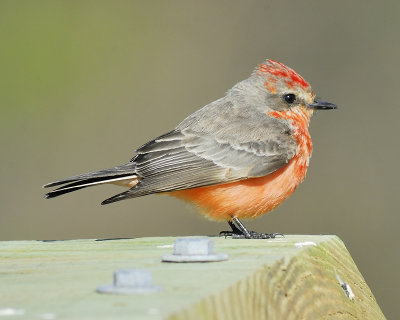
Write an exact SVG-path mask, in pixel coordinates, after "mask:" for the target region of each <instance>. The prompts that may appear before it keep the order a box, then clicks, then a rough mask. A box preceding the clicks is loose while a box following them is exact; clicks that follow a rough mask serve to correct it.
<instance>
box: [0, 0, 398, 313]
mask: <svg viewBox="0 0 400 320" xmlns="http://www.w3.org/2000/svg"><path fill="white" fill-rule="evenodd" d="M399 4H400V2H399V1H385V2H380V1H375V2H373V1H369V2H364V1H329V2H328V1H312V0H308V1H285V0H283V1H227V0H224V1H218V2H217V1H197V2H192V1H190V2H188V1H4V0H3V1H1V2H0V41H1V47H0V75H1V76H0V107H1V116H0V124H1V125H0V142H1V159H2V166H1V169H0V170H1V180H0V194H1V207H0V208H1V214H0V239H1V240H14V239H71V238H105V237H143V236H156V235H157V236H163V235H215V234H217V233H218V232H219V231H220V230H222V229H226V227H227V225H225V224H224V223H216V222H211V221H208V220H206V219H204V218H203V217H201V216H200V215H198V214H197V213H196V211H195V210H194V209H193V208H192V207H190V206H189V205H187V204H185V203H183V202H180V201H178V200H176V199H173V198H169V197H167V196H147V197H143V198H139V199H134V200H128V201H122V202H118V203H115V204H112V205H107V206H100V202H101V201H102V200H104V199H105V198H107V197H110V196H112V195H114V194H116V193H118V192H121V191H123V189H121V188H119V187H116V186H103V187H98V188H89V189H86V190H84V191H81V192H77V193H73V194H69V195H66V196H63V197H60V198H57V199H54V200H44V199H43V194H44V190H43V189H41V186H42V185H43V184H45V183H47V182H50V181H53V180H55V179H58V178H64V177H67V176H70V175H74V174H77V173H82V172H86V171H92V170H97V169H102V168H106V167H110V166H113V165H117V164H122V163H125V162H126V161H128V160H129V159H130V158H131V157H132V155H133V154H134V150H135V149H136V148H137V147H139V146H140V145H141V144H143V143H145V142H147V141H148V140H149V139H152V138H154V137H156V136H157V135H160V134H162V133H165V132H166V131H168V130H170V129H172V128H173V127H175V126H176V125H177V124H178V123H179V122H180V121H181V120H182V119H183V118H184V117H186V116H187V115H189V114H190V113H192V112H193V111H195V110H196V109H198V108H200V107H202V106H203V105H205V104H207V103H209V102H211V101H213V100H215V99H217V98H219V97H221V96H222V95H223V94H224V93H225V91H226V90H227V89H229V88H230V87H231V86H232V85H234V84H235V83H236V82H238V81H240V80H243V79H245V78H246V77H248V76H249V74H250V73H251V71H252V70H253V68H254V67H255V66H256V65H257V64H258V63H261V62H262V61H263V60H264V59H265V58H273V59H276V60H278V61H281V62H283V63H285V64H287V65H289V66H291V67H293V68H294V69H295V70H296V71H298V72H299V73H300V74H301V75H303V76H304V77H305V78H306V79H307V80H308V81H309V82H310V83H311V85H312V86H313V89H314V91H315V92H316V93H317V94H318V95H319V96H321V97H323V98H325V99H326V100H328V101H331V102H334V103H336V104H338V105H339V106H340V109H339V110H337V111H330V112H319V113H317V114H315V115H314V117H313V118H312V121H311V126H310V130H311V134H312V137H313V141H314V153H313V158H312V160H311V165H310V169H309V172H308V176H307V178H306V180H305V182H304V183H303V184H302V185H301V186H300V187H299V188H298V190H297V191H296V192H295V194H294V195H293V196H292V197H290V199H289V200H287V201H286V202H285V203H284V204H283V205H282V206H281V207H279V208H278V209H276V210H275V211H274V212H272V213H271V214H269V215H268V216H264V217H262V218H259V219H257V220H256V221H252V222H248V223H247V225H248V226H249V227H250V228H252V229H256V230H258V231H264V232H266V231H267V232H282V233H286V234H289V233H296V234H301V233H304V234H336V235H338V236H339V237H340V238H341V239H342V240H343V241H344V242H345V244H346V245H347V247H348V249H349V251H350V252H351V253H352V255H353V258H354V260H355V261H356V263H357V265H358V267H359V269H360V270H361V272H362V274H363V275H364V277H365V278H366V280H367V283H368V284H369V285H370V287H371V289H372V291H373V293H374V294H375V296H376V298H377V300H378V303H379V304H380V306H381V307H382V309H383V312H384V313H385V314H386V316H387V317H388V318H395V314H397V305H396V303H397V302H398V298H399V287H400V281H399V280H400V277H399V276H398V270H399V262H400V257H399V249H398V239H397V233H398V232H397V231H398V226H399V221H400V217H399V214H398V211H399V209H398V199H397V198H398V192H399V169H398V157H399V154H400V151H399V145H398V143H395V141H397V140H395V139H398V136H399V133H400V132H399V124H398V119H399V116H400V106H399V104H400V103H399V99H398V96H397V94H398V90H399V89H398V88H399V71H400V70H399V69H400V68H399V67H400V60H399V57H400V40H399V39H400V22H399V19H398V17H399V14H400V10H399V9H400V5H399Z"/></svg>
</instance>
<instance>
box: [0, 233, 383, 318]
mask: <svg viewBox="0 0 400 320" xmlns="http://www.w3.org/2000/svg"><path fill="white" fill-rule="evenodd" d="M174 240H175V238H172V237H168V238H140V239H125V240H110V241H94V240H70V241H56V242H41V241H7V242H0V315H2V314H3V315H5V314H12V313H14V314H15V315H17V314H18V316H15V317H11V316H10V317H4V318H7V319H8V318H10V319H11V318H12V319H14V318H15V319H47V320H51V319H77V320H78V319H79V320H85V319H218V320H219V319H275V320H276V319H285V320H290V319H307V320H310V319H362V320H366V319H373V320H378V319H384V316H383V314H382V312H381V310H380V308H379V306H378V305H377V303H376V301H375V299H374V297H373V294H372V293H371V291H370V289H369V288H368V286H367V284H366V283H365V281H364V279H363V277H362V276H361V274H360V273H359V271H358V269H357V267H356V265H355V264H354V262H353V260H352V258H351V256H350V255H349V253H348V252H347V250H346V248H345V247H344V245H343V243H342V242H341V241H340V240H339V239H338V238H337V237H335V236H304V235H290V236H286V237H285V238H279V239H274V240H232V239H224V238H213V240H214V241H215V251H216V252H221V253H227V254H229V260H228V261H223V262H212V263H190V264H188V263H183V264H182V263H179V264H177V263H162V262H160V259H161V256H162V255H163V254H168V253H171V251H172V244H173V241H174ZM304 242H312V243H314V244H315V245H313V244H312V243H309V245H303V246H301V245H299V243H304ZM296 244H297V245H296ZM129 268H144V269H148V270H151V271H152V273H153V278H154V284H155V285H160V286H163V287H164V288H165V290H164V291H162V292H157V293H151V294H134V295H106V294H98V293H96V291H95V290H96V287H98V286H99V285H101V284H108V283H112V274H113V272H114V270H117V269H129ZM338 276H339V277H340V279H341V280H342V281H343V282H346V283H348V285H349V286H350V288H351V290H352V291H353V293H354V299H353V300H351V299H350V298H349V297H348V296H347V295H346V294H345V291H344V290H343V289H342V287H341V286H340V284H339V280H338Z"/></svg>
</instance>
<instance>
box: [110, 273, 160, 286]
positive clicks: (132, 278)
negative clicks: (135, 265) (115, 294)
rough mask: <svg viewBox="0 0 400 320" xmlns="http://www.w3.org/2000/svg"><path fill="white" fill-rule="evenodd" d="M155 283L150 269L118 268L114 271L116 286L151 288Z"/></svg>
mask: <svg viewBox="0 0 400 320" xmlns="http://www.w3.org/2000/svg"><path fill="white" fill-rule="evenodd" d="M152 285H153V277H152V275H151V272H150V271H147V270H142V269H132V270H117V271H115V272H114V286H116V287H124V288H149V287H151V286H152Z"/></svg>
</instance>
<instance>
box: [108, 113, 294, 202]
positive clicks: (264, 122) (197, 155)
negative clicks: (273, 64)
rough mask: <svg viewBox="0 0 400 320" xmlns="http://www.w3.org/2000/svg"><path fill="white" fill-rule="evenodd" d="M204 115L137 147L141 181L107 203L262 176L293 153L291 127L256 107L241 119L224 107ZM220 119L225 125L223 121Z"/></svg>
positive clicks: (134, 160) (274, 168)
mask: <svg viewBox="0 0 400 320" xmlns="http://www.w3.org/2000/svg"><path fill="white" fill-rule="evenodd" d="M227 110H228V111H229V108H227ZM231 111H232V110H231ZM204 114H208V116H206V117H204V116H202V114H198V115H197V116H195V119H196V121H195V122H194V121H193V119H191V118H190V117H189V118H187V119H185V121H184V122H182V123H181V124H180V125H179V126H178V127H177V128H176V129H175V130H173V131H171V132H169V133H167V134H165V135H163V136H160V137H158V138H157V139H155V140H153V141H150V142H148V143H147V144H145V145H143V146H142V147H141V148H139V149H138V150H137V156H136V157H134V158H133V159H132V162H134V163H135V164H136V173H137V174H138V176H139V177H140V182H139V183H138V184H137V185H136V186H135V187H133V188H132V189H130V190H128V191H126V192H124V193H122V194H120V195H117V196H115V197H113V198H110V199H109V200H106V202H105V203H109V202H114V201H118V200H122V199H125V198H131V197H139V196H143V195H146V194H151V193H160V192H168V191H175V190H182V189H188V188H195V187H203V186H209V185H216V184H222V183H227V182H233V181H238V180H242V179H246V178H252V177H260V176H264V175H267V174H269V173H271V172H273V171H275V170H277V169H278V168H280V167H282V166H283V165H285V164H286V163H288V162H289V160H290V159H291V158H292V157H293V156H294V154H295V152H296V149H297V143H296V142H295V140H293V138H292V137H291V135H290V128H289V127H288V125H287V124H286V123H284V122H282V121H280V120H278V119H275V118H270V117H268V116H267V115H265V114H262V115H260V114H256V115H254V112H253V113H252V112H249V113H246V112H244V113H243V112H242V114H241V116H240V117H239V118H238V117H237V115H235V114H232V113H230V112H227V113H226V115H225V116H226V118H224V114H223V115H222V117H221V110H219V111H218V114H219V116H218V117H217V118H215V119H213V114H212V112H211V113H207V112H205V113H204ZM221 118H222V119H225V120H226V121H227V123H228V125H226V124H225V125H221V123H219V122H220V120H221ZM199 119H200V120H199ZM230 120H231V121H230ZM204 124H207V125H204Z"/></svg>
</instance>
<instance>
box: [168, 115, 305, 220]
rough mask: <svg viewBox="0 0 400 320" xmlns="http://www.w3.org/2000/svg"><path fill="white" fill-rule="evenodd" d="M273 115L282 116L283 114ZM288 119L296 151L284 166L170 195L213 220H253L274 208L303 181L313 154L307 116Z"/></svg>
mask: <svg viewBox="0 0 400 320" xmlns="http://www.w3.org/2000/svg"><path fill="white" fill-rule="evenodd" d="M273 116H280V117H281V116H282V117H283V115H282V113H279V114H278V115H276V114H274V115H273ZM284 116H286V115H284ZM289 116H290V117H294V116H295V117H296V118H295V119H292V118H291V120H293V121H292V125H293V127H294V130H293V136H294V138H295V139H296V140H297V141H298V149H297V152H296V155H295V156H294V157H293V158H292V159H291V160H290V161H289V163H288V164H287V165H285V166H283V167H282V168H280V169H278V170H276V171H275V172H273V173H271V174H269V175H266V176H264V177H259V178H249V179H245V180H241V181H237V182H232V183H227V184H221V185H216V186H209V187H201V188H194V189H187V190H180V191H174V192H170V193H169V194H170V195H171V196H174V197H177V198H180V199H183V200H186V201H189V202H191V203H193V204H195V205H196V206H197V207H198V208H199V209H200V211H201V212H202V213H204V214H205V215H207V216H208V217H209V218H211V219H215V220H229V219H231V217H232V216H236V217H238V218H255V217H257V216H259V215H262V214H264V213H267V212H269V211H271V210H272V209H274V208H276V207H277V206H278V205H280V204H281V203H282V202H283V201H284V200H285V199H286V198H287V197H288V196H290V195H291V194H292V193H293V191H294V190H295V189H296V187H297V186H298V185H299V184H300V183H301V182H302V181H303V179H304V177H305V175H306V172H307V167H308V162H309V158H310V156H311V151H312V143H311V137H310V134H309V132H308V128H307V127H308V120H309V115H308V114H305V113H302V112H301V113H299V114H297V113H296V114H294V113H293V114H289Z"/></svg>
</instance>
